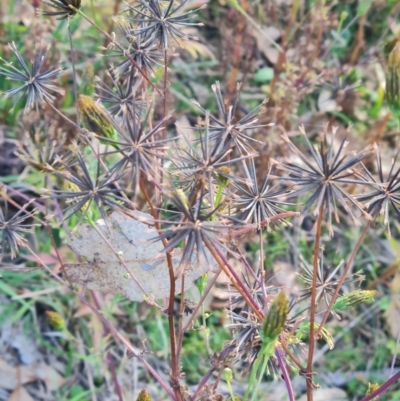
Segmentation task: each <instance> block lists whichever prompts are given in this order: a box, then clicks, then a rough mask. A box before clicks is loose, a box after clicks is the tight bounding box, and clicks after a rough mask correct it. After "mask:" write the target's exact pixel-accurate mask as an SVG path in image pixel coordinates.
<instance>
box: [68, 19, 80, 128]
mask: <svg viewBox="0 0 400 401" xmlns="http://www.w3.org/2000/svg"><path fill="white" fill-rule="evenodd" d="M67 21H68V22H67V25H68V37H69V48H70V51H71V66H72V81H73V83H74V96H75V108H76V123H77V124H78V125H79V120H80V118H79V110H78V89H77V86H76V68H75V52H74V46H73V43H72V32H71V19H70V18H67Z"/></svg>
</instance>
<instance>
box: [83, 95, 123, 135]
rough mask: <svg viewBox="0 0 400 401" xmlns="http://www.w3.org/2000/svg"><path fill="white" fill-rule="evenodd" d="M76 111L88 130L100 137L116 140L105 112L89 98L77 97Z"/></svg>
mask: <svg viewBox="0 0 400 401" xmlns="http://www.w3.org/2000/svg"><path fill="white" fill-rule="evenodd" d="M78 110H79V113H80V114H81V116H82V120H83V123H84V124H85V126H86V128H87V129H88V130H90V131H92V132H94V133H95V134H97V135H99V136H100V137H104V138H108V139H111V140H114V141H115V140H117V136H116V133H115V131H114V127H113V125H112V124H111V122H110V121H109V120H108V118H107V115H106V113H105V111H104V110H103V108H102V107H101V106H100V105H99V104H97V103H96V102H95V101H94V100H93V99H92V98H91V97H89V96H85V95H79V98H78Z"/></svg>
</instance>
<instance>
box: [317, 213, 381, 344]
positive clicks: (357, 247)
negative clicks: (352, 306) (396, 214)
mask: <svg viewBox="0 0 400 401" xmlns="http://www.w3.org/2000/svg"><path fill="white" fill-rule="evenodd" d="M372 223H373V220H369V221H368V223H367V224H366V225H365V227H364V229H363V231H362V233H361V235H360V238H359V239H358V241H357V243H356V245H355V246H354V248H353V251H352V252H351V254H350V256H349V259H348V261H347V264H346V268H345V269H344V272H343V274H342V276H341V277H340V280H339V282H338V284H337V286H336V289H335V292H334V293H333V296H332V298H331V301H330V303H329V305H328V309H327V310H326V312H325V314H324V317H323V318H322V321H321V323H320V326H319V328H318V330H317V332H316V337H317V336H319V334H320V333H321V330H322V327H323V326H324V324H325V323H326V321H327V319H328V316H329V314H330V313H331V310H332V308H333V305H334V303H335V301H336V298H337V297H338V295H339V291H340V289H341V287H342V285H343V282H344V280H345V279H346V276H347V273H348V272H349V270H350V268H351V267H352V266H353V262H354V259H355V257H356V255H357V252H358V250H359V249H360V246H361V245H362V243H363V241H364V238H365V236H366V235H367V232H368V230H369V228H370V227H371V225H372Z"/></svg>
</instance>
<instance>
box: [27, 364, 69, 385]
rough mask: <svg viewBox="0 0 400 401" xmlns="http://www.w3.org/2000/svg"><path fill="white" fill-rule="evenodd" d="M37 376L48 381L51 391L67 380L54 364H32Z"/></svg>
mask: <svg viewBox="0 0 400 401" xmlns="http://www.w3.org/2000/svg"><path fill="white" fill-rule="evenodd" d="M32 368H33V369H34V372H35V374H36V378H37V379H39V380H42V381H44V382H45V383H46V387H47V389H48V390H49V391H55V390H57V389H59V388H60V387H61V386H62V385H63V384H65V383H66V382H67V379H64V378H63V377H62V376H61V375H60V374H59V373H58V372H57V371H56V370H55V369H54V368H53V367H52V366H50V365H45V364H43V363H38V364H34V365H32Z"/></svg>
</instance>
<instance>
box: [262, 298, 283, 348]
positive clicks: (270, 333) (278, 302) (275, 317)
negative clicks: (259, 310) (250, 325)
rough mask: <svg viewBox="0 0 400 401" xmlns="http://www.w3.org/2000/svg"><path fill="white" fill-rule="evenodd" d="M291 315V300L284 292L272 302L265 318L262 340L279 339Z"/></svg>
mask: <svg viewBox="0 0 400 401" xmlns="http://www.w3.org/2000/svg"><path fill="white" fill-rule="evenodd" d="M288 313H289V300H288V299H287V297H286V295H285V293H284V291H281V292H280V293H279V294H278V295H277V296H276V297H275V298H274V299H273V301H272V303H271V306H270V308H269V310H268V312H267V315H266V316H265V319H264V322H263V326H262V330H261V338H262V340H263V341H271V340H275V339H277V338H278V336H279V334H280V333H281V332H282V330H283V329H284V328H285V324H286V317H287V315H288Z"/></svg>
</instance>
